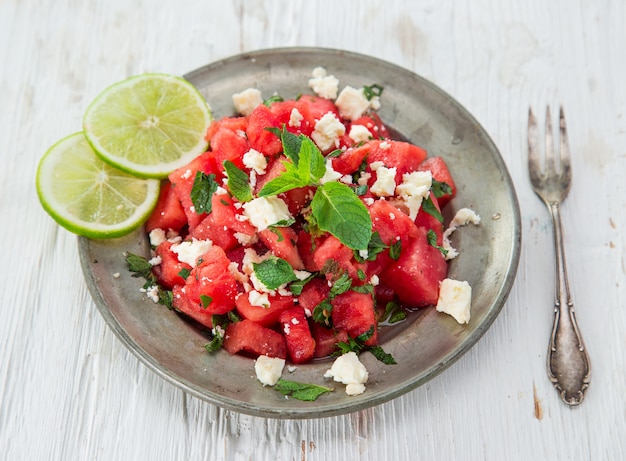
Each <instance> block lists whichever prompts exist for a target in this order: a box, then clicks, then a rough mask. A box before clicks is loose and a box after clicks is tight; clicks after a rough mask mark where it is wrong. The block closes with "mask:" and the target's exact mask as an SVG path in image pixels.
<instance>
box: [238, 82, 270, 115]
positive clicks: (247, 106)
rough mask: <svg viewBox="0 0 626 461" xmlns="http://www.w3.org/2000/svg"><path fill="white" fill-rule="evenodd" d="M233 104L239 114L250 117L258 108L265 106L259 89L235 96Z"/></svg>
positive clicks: (251, 89) (248, 90)
mask: <svg viewBox="0 0 626 461" xmlns="http://www.w3.org/2000/svg"><path fill="white" fill-rule="evenodd" d="M233 104H234V105H235V109H236V110H237V112H239V113H240V114H241V115H245V116H248V115H250V114H251V113H252V111H253V110H254V109H256V108H257V106H259V105H261V104H263V97H262V96H261V92H260V91H259V90H258V89H256V88H248V89H247V90H244V91H242V92H241V93H235V94H233Z"/></svg>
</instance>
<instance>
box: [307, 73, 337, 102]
mask: <svg viewBox="0 0 626 461" xmlns="http://www.w3.org/2000/svg"><path fill="white" fill-rule="evenodd" d="M312 75H313V78H311V79H309V87H311V89H312V90H313V91H314V92H315V94H317V95H318V96H319V97H321V98H325V99H335V98H336V97H337V91H338V90H339V80H337V78H336V77H335V76H334V75H328V74H327V72H326V69H324V68H323V67H316V68H315V69H313V74H312Z"/></svg>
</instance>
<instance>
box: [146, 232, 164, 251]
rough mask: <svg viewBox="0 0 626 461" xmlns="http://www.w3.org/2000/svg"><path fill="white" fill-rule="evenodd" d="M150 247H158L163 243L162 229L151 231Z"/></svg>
mask: <svg viewBox="0 0 626 461" xmlns="http://www.w3.org/2000/svg"><path fill="white" fill-rule="evenodd" d="M149 237H150V245H152V246H153V247H158V246H159V245H160V244H161V243H163V242H165V240H166V238H165V231H164V230H163V229H159V228H156V229H152V230H151V231H150V234H149Z"/></svg>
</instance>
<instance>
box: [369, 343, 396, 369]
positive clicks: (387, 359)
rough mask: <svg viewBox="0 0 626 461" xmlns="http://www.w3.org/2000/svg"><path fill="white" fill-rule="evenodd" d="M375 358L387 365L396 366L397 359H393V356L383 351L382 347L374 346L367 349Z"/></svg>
mask: <svg viewBox="0 0 626 461" xmlns="http://www.w3.org/2000/svg"><path fill="white" fill-rule="evenodd" d="M367 350H368V351H369V352H370V353H371V354H372V355H373V356H374V357H376V358H377V359H378V361H380V362H382V363H384V364H385V365H396V364H397V362H396V359H394V358H393V355H391V354H388V353H387V352H385V351H384V350H383V348H382V347H380V346H372V347H369V348H368V349H367Z"/></svg>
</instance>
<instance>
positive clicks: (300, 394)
mask: <svg viewBox="0 0 626 461" xmlns="http://www.w3.org/2000/svg"><path fill="white" fill-rule="evenodd" d="M274 389H276V390H277V391H278V392H280V393H281V394H283V395H289V396H291V397H293V398H294V399H298V400H303V401H306V402H312V401H314V400H316V399H317V398H318V397H319V396H320V395H323V394H326V393H327V392H332V391H333V389H332V388H330V387H324V386H319V385H317V384H308V383H299V382H297V381H288V380H286V379H282V378H281V379H279V380H278V382H277V383H276V384H275V385H274Z"/></svg>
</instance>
